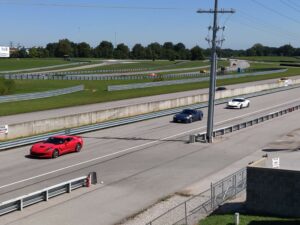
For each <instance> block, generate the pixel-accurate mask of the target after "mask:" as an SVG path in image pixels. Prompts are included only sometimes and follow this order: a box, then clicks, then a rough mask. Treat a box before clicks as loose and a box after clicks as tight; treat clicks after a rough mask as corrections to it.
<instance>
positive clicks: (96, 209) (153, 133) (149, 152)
mask: <svg viewBox="0 0 300 225" xmlns="http://www.w3.org/2000/svg"><path fill="white" fill-rule="evenodd" d="M299 90H300V89H298V88H297V89H293V90H289V91H284V92H279V93H274V94H270V95H265V96H260V97H257V98H252V99H251V107H250V108H245V109H242V110H229V109H225V105H224V104H223V105H218V106H217V107H216V110H215V113H216V117H215V123H216V127H223V126H226V125H229V124H234V123H237V122H242V121H245V120H248V119H250V118H255V117H258V116H260V115H264V114H267V113H271V112H274V111H276V110H279V109H283V108H287V107H288V106H292V105H295V104H299V103H300V95H299ZM204 114H205V117H204V121H199V122H195V123H191V124H176V123H172V122H170V120H171V119H172V117H171V116H167V117H162V118H158V119H153V120H148V121H143V122H138V123H134V124H129V125H125V126H121V127H115V128H110V129H105V130H100V131H97V132H92V133H87V134H83V135H82V136H83V137H84V140H85V145H84V148H83V150H82V152H80V153H74V154H68V155H64V156H62V157H59V158H57V159H54V160H52V159H50V160H41V159H32V158H30V157H28V156H27V155H28V151H29V147H30V146H26V147H22V148H16V149H12V150H9V151H4V152H0V202H2V201H4V200H8V199H10V198H13V197H17V196H20V195H22V194H26V193H30V192H32V191H36V190H39V189H42V188H44V187H47V186H50V185H54V184H57V183H59V182H62V181H66V180H68V179H72V178H76V177H78V176H82V175H85V174H87V173H88V172H91V171H96V172H97V173H98V177H99V180H101V181H103V182H104V183H103V184H98V185H96V186H95V187H93V188H91V191H87V192H85V193H84V194H83V195H80V196H77V197H74V198H71V199H68V195H65V198H66V199H68V200H66V201H65V202H63V203H61V204H57V205H51V203H50V204H49V205H48V207H47V206H45V205H44V208H43V207H42V206H43V204H41V205H36V206H33V207H34V210H33V211H32V209H33V208H32V209H30V207H29V208H28V209H25V210H24V211H23V212H16V213H12V214H9V215H6V216H4V217H2V218H1V220H0V224H1V225H2V224H14V225H23V224H24V225H25V224H26V225H27V224H31V225H38V224H41V223H42V224H44V225H48V224H49V225H50V224H51V225H52V224H64V225H68V224H70V225H71V224H72V225H77V224H78V225H79V224H80V225H82V224H89V225H99V224H101V225H102V224H103V225H111V224H115V223H116V222H118V221H120V220H121V219H123V218H125V217H127V216H129V215H131V214H133V213H135V212H137V211H139V210H140V209H143V208H145V207H147V206H149V205H151V204H153V203H154V202H156V201H157V200H158V199H159V198H161V197H164V196H166V195H169V194H171V193H174V192H176V191H178V190H180V189H182V188H184V187H186V186H189V185H191V184H193V183H195V182H197V181H199V180H201V179H204V178H205V177H207V176H209V175H210V174H212V173H215V172H217V171H220V170H222V169H223V168H225V167H226V166H228V165H230V164H232V163H234V162H236V161H239V160H241V159H243V158H244V157H247V156H248V155H250V154H252V153H254V152H256V151H257V150H259V149H262V148H263V147H264V146H266V145H267V144H268V143H270V142H271V141H273V140H274V139H276V138H278V137H279V136H281V135H283V134H286V133H288V132H290V131H291V130H294V129H297V128H299V123H298V121H299V116H300V112H299V111H295V112H293V113H291V114H288V115H285V116H283V117H280V118H277V119H274V120H271V121H268V122H265V123H263V124H260V125H256V126H254V127H251V128H247V129H244V130H242V131H240V132H236V133H233V134H231V135H226V136H224V137H223V138H221V139H217V140H216V141H215V143H214V144H212V145H209V144H201V143H196V144H187V142H186V141H187V139H188V135H189V134H191V133H195V132H201V131H204V130H205V127H206V122H205V121H206V114H207V113H206V110H204ZM262 154H263V153H262ZM244 166H246V165H244ZM85 190H87V189H85ZM78 191H79V190H78ZM74 193H75V192H74ZM54 201H55V200H54ZM50 202H51V201H50ZM26 210H27V211H26Z"/></svg>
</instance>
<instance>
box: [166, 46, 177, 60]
mask: <svg viewBox="0 0 300 225" xmlns="http://www.w3.org/2000/svg"><path fill="white" fill-rule="evenodd" d="M163 58H164V59H168V60H171V61H173V60H175V59H177V58H178V55H177V53H176V52H175V50H174V44H173V43H172V42H165V43H164V44H163Z"/></svg>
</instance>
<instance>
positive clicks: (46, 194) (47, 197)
mask: <svg viewBox="0 0 300 225" xmlns="http://www.w3.org/2000/svg"><path fill="white" fill-rule="evenodd" d="M44 195H45V196H44V200H45V201H46V202H47V201H48V200H49V191H48V190H46V191H45V194H44Z"/></svg>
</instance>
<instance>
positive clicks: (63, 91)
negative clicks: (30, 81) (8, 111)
mask: <svg viewBox="0 0 300 225" xmlns="http://www.w3.org/2000/svg"><path fill="white" fill-rule="evenodd" d="M83 90H84V85H79V86H75V87H70V88H64V89H58V90H53V91H44V92H36V93H28V94H18V95H6V96H0V103H3V102H16V101H24V100H31V99H40V98H48V97H54V96H59V95H65V94H70V93H74V92H78V91H83Z"/></svg>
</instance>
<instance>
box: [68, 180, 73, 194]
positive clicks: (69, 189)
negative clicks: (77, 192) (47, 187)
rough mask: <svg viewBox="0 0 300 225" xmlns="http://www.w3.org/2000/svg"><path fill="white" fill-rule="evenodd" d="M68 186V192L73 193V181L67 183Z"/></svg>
mask: <svg viewBox="0 0 300 225" xmlns="http://www.w3.org/2000/svg"><path fill="white" fill-rule="evenodd" d="M67 188H68V190H67V192H68V193H71V191H72V183H71V182H70V183H68V184H67Z"/></svg>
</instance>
